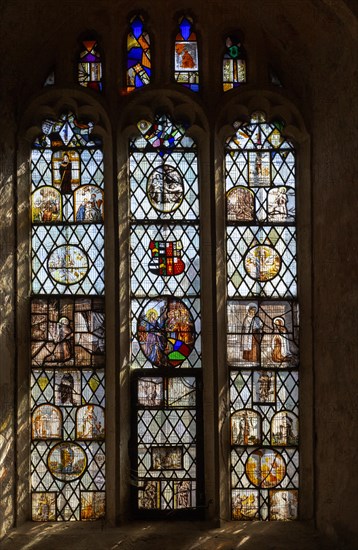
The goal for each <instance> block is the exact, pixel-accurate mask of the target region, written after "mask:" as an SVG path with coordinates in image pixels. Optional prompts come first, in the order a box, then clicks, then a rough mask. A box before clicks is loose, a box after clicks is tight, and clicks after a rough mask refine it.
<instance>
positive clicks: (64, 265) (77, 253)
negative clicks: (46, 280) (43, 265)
mask: <svg viewBox="0 0 358 550" xmlns="http://www.w3.org/2000/svg"><path fill="white" fill-rule="evenodd" d="M48 270H49V273H50V275H51V277H52V278H53V279H54V280H55V281H56V282H57V283H62V284H65V285H73V284H76V283H79V282H80V281H81V280H82V279H83V278H84V277H85V276H86V275H87V272H88V257H87V254H86V253H85V251H84V250H82V248H80V247H79V246H73V245H63V246H59V247H57V248H55V250H54V251H53V252H51V254H50V255H49V258H48Z"/></svg>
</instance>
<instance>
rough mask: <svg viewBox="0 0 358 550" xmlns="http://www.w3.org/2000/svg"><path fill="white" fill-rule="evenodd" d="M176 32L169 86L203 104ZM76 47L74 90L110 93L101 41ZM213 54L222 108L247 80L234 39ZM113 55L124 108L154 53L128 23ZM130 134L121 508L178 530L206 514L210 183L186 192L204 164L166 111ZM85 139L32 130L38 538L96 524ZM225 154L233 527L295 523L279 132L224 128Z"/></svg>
mask: <svg viewBox="0 0 358 550" xmlns="http://www.w3.org/2000/svg"><path fill="white" fill-rule="evenodd" d="M177 30H178V32H177V34H176V36H175V40H174V41H173V53H174V63H173V64H172V78H173V80H174V81H175V82H176V84H177V85H178V86H177V88H178V89H179V88H181V87H185V88H187V89H188V90H190V91H194V92H199V91H200V89H199V50H198V41H197V35H196V32H195V25H194V21H193V19H192V18H191V17H189V16H183V17H181V18H180V19H179V26H178V29H177ZM81 48H82V49H81V53H80V56H79V60H78V64H77V67H78V74H77V77H78V83H79V84H80V85H81V86H82V87H83V88H87V89H90V90H96V91H103V92H104V93H105V91H106V90H105V89H104V87H103V73H104V71H103V63H102V58H101V54H100V53H99V52H100V47H99V44H98V41H97V40H93V39H92V38H91V39H89V38H88V39H86V40H83V41H82V46H81ZM220 55H222V54H219V64H220V63H222V78H221V82H220V81H219V86H220V87H221V86H222V90H223V91H224V92H226V91H229V90H232V91H234V90H235V89H236V88H238V87H241V86H242V85H244V84H245V83H246V81H247V73H246V69H247V66H246V63H247V54H246V51H245V49H244V46H243V43H242V39H241V35H240V33H239V32H238V33H237V34H235V33H234V34H230V35H227V36H226V39H225V50H224V53H223V55H222V57H220ZM126 56H127V57H126V59H127V66H126V68H125V71H124V73H123V83H124V87H123V88H122V93H123V95H126V94H131V97H133V96H132V92H136V93H137V91H138V90H139V89H144V88H148V87H150V86H149V85H150V84H151V83H152V82H153V73H152V69H153V67H152V60H151V39H150V36H149V33H148V32H147V30H146V21H145V20H144V18H143V17H142V16H141V15H136V16H134V17H132V18H131V19H130V21H129V31H128V33H127V50H126ZM220 67H221V65H220V66H219V69H220ZM200 82H201V81H200ZM106 86H107V84H106ZM86 93H88V92H87V91H86ZM89 93H91V92H89ZM184 94H186V95H190V94H187V92H186V91H184ZM193 95H195V94H193ZM222 95H224V94H222ZM228 95H229V94H228ZM122 99H123V98H122ZM225 99H226V94H225ZM124 100H127V98H124ZM132 122H133V123H135V124H136V125H137V133H136V135H135V136H133V137H132V138H131V139H130V141H129V147H128V182H127V189H128V195H127V196H128V199H129V202H128V204H129V221H128V227H127V230H128V234H129V246H128V251H127V256H126V258H125V260H124V261H125V262H128V265H129V272H130V277H129V282H130V284H129V288H128V296H127V298H128V302H129V304H130V327H129V332H130V339H129V340H130V341H128V350H130V352H129V356H130V360H129V365H128V371H129V377H130V380H131V388H132V394H131V411H132V412H131V419H121V422H122V421H125V422H128V423H130V424H131V427H132V437H131V448H130V468H131V485H132V503H133V508H134V512H135V513H136V514H139V515H144V516H146V517H151V516H153V517H154V516H161V515H168V514H171V515H174V516H175V515H178V516H181V515H185V514H188V515H189V514H193V512H194V511H195V510H200V509H205V506H206V503H205V487H204V478H205V475H204V472H205V470H204V468H205V463H204V456H203V455H204V451H203V449H204V445H203V443H204V441H203V437H204V436H203V434H204V415H203V395H204V394H203V380H202V378H203V375H202V366H203V369H205V368H206V365H205V364H203V365H202V349H201V336H202V330H204V327H205V323H203V326H202V317H201V312H202V299H203V296H202V292H201V288H202V287H203V285H202V282H203V280H204V278H205V277H207V276H208V275H207V273H205V272H203V270H202V269H201V266H202V260H201V258H202V254H201V247H200V243H201V238H202V234H201V228H202V227H203V226H202V217H200V212H201V205H200V199H201V198H202V196H203V195H202V194H203V193H208V194H211V193H212V190H211V189H210V185H209V183H206V186H204V184H203V183H202V182H200V185H199V180H200V172H199V166H200V162H199V160H200V154H201V151H200V150H199V149H200V148H199V146H198V144H197V143H196V141H195V140H194V139H193V138H192V137H190V127H189V124H187V123H186V122H185V121H184V120H181V119H179V120H176V119H175V118H174V117H173V116H171V115H169V114H168V113H167V112H165V110H164V109H163V111H157V112H156V113H153V117H152V118H150V117H148V120H147V119H146V120H143V119H139V118H135V117H134V118H133V121H132ZM93 126H94V125H93V122H91V121H88V120H86V121H84V120H80V119H77V118H76V116H75V115H74V114H73V113H72V112H69V111H67V110H64V111H63V113H62V114H60V116H59V117H58V118H57V119H55V118H53V119H46V120H44V121H43V125H42V132H41V134H40V135H39V136H38V137H37V139H36V140H35V141H34V143H33V148H32V155H31V178H32V179H31V185H32V187H31V218H32V229H31V230H32V260H31V261H32V264H31V281H32V295H31V407H32V409H31V411H32V412H31V414H32V416H31V419H32V423H31V439H32V455H31V469H32V472H31V490H32V517H33V519H34V520H37V521H52V520H60V521H63V520H91V519H99V518H102V517H104V516H105V502H106V495H105V444H104V440H105V433H106V416H105V369H106V368H108V365H106V356H105V304H104V292H105V278H104V269H105V265H104V264H105V258H104V220H105V218H104V216H105V210H104V200H105V197H104V162H105V159H104V157H103V152H102V141H101V139H100V138H99V137H97V136H96V135H94V133H93ZM212 137H213V136H212ZM224 153H225V154H224V157H225V161H224V162H225V178H223V180H224V181H223V182H222V191H223V193H225V196H226V254H227V256H226V264H225V265H224V266H222V269H224V270H225V273H226V275H227V279H226V289H225V290H224V292H225V295H226V298H227V299H226V333H227V337H226V351H224V353H226V358H227V382H228V387H229V392H228V399H227V401H228V403H229V409H230V441H229V446H230V458H229V457H227V458H228V462H230V472H227V476H228V479H229V477H230V479H231V488H230V501H231V511H232V519H234V520H251V519H262V520H287V519H295V518H296V517H297V510H298V357H299V355H298V354H299V341H298V302H297V265H296V264H297V258H296V153H295V148H294V146H293V144H292V143H291V142H290V141H289V140H288V139H286V138H285V128H284V123H283V122H282V121H281V120H279V119H274V120H272V121H268V120H267V118H266V115H265V113H263V112H259V111H257V112H254V113H253V114H252V116H251V119H250V120H246V121H241V120H239V121H237V122H235V123H234V125H233V133H232V135H231V136H230V137H229V138H228V139H227V141H226V145H225V151H224ZM208 164H210V163H209V162H208ZM221 214H222V213H220V212H217V207H213V211H212V212H210V213H209V212H205V215H207V216H210V222H209V227H210V224H214V223H215V216H219V217H220V216H221ZM106 238H107V236H106ZM210 238H211V237H210ZM110 239H111V240H114V239H115V237H114V235H111V236H110ZM205 239H208V236H207V235H205ZM215 291H216V290H215V289H213V294H212V296H213V295H214V293H215ZM220 292H222V289H221V291H220ZM211 299H212V297H210V300H211ZM224 300H225V298H223V303H224ZM118 307H119V306H118ZM214 337H215V335H214ZM217 344H218V347H219V348H220V349H221V347H220V346H222V342H220V343H217ZM214 363H215V362H214V361H213V364H214ZM110 368H113V365H112V366H111V367H110ZM213 368H216V366H215V364H214V367H213ZM225 376H226V375H225ZM211 398H213V399H214V400H215V399H218V396H211ZM128 483H129V480H128Z"/></svg>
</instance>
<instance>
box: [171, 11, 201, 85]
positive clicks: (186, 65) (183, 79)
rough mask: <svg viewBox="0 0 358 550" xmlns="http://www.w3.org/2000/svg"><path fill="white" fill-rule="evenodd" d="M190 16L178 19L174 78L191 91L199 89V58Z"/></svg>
mask: <svg viewBox="0 0 358 550" xmlns="http://www.w3.org/2000/svg"><path fill="white" fill-rule="evenodd" d="M192 27H193V20H192V19H191V17H182V18H181V19H180V20H179V32H178V34H177V35H176V38H175V52H174V69H175V72H174V78H175V80H176V82H178V84H182V85H183V86H185V87H186V88H189V89H190V90H192V91H193V92H198V91H199V58H198V43H197V38H196V33H195V32H194V31H193V29H192Z"/></svg>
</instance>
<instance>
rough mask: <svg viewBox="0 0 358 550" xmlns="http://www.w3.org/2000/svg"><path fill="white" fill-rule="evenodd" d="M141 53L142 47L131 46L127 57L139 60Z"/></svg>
mask: <svg viewBox="0 0 358 550" xmlns="http://www.w3.org/2000/svg"><path fill="white" fill-rule="evenodd" d="M142 54H143V50H142V48H132V49H131V51H130V54H129V55H128V58H129V59H135V60H138V61H140V60H141V59H142Z"/></svg>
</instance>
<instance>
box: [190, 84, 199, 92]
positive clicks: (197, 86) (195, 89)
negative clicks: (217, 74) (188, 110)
mask: <svg viewBox="0 0 358 550" xmlns="http://www.w3.org/2000/svg"><path fill="white" fill-rule="evenodd" d="M190 89H191V90H193V92H198V91H199V84H191V85H190Z"/></svg>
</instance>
